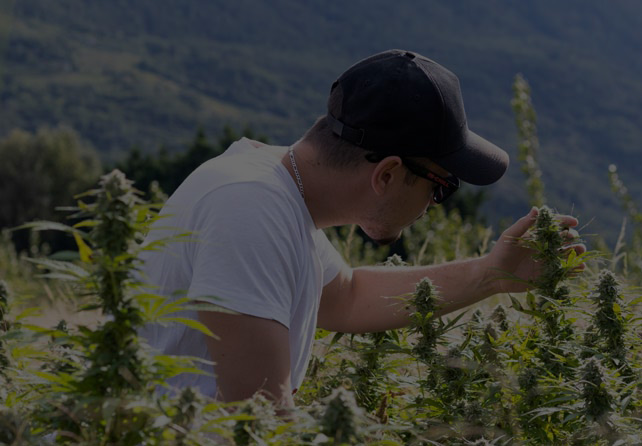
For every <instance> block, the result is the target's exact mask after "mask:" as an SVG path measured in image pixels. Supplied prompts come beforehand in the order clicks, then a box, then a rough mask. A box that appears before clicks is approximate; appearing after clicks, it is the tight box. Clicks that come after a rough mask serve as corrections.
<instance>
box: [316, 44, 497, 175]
mask: <svg viewBox="0 0 642 446" xmlns="http://www.w3.org/2000/svg"><path fill="white" fill-rule="evenodd" d="M337 87H340V88H341V93H342V97H343V99H342V102H341V108H340V111H339V112H338V113H337V115H338V116H333V115H332V113H331V112H330V111H328V115H327V120H328V123H329V125H330V127H331V128H332V131H333V132H334V133H335V134H336V135H338V136H339V137H340V138H342V139H344V140H346V141H349V142H351V143H353V144H355V145H357V146H359V147H363V148H364V149H366V150H370V151H373V152H376V153H380V154H384V155H397V156H403V157H425V158H429V159H430V160H432V161H434V162H435V163H437V164H439V165H440V166H441V167H443V168H444V169H446V170H448V171H449V172H450V173H451V174H453V175H455V176H457V177H459V178H460V179H461V180H463V181H465V182H467V183H471V184H476V185H486V184H491V183H494V182H495V181H497V180H499V179H500V178H501V177H502V175H504V172H506V169H507V168H508V154H507V153H506V152H505V151H504V150H502V149H500V148H499V147H497V146H496V145H494V144H492V143H491V142H489V141H487V140H485V139H484V138H482V137H481V136H479V135H477V134H476V133H473V132H472V131H470V130H469V129H468V125H467V122H466V113H465V112H464V102H463V100H462V96H461V90H460V88H459V79H458V78H457V76H455V74H453V73H452V72H450V71H449V70H447V69H446V68H444V67H442V66H441V65H439V64H438V63H436V62H434V61H432V60H430V59H428V58H426V57H424V56H422V55H420V54H417V53H413V52H410V51H405V50H388V51H384V52H382V53H379V54H375V55H373V56H370V57H368V58H366V59H364V60H362V61H360V62H358V63H356V64H355V65H353V66H352V67H350V68H349V69H348V70H347V71H346V72H345V73H343V74H342V75H341V76H340V77H339V78H338V79H337V80H336V81H335V82H334V83H333V84H332V90H334V89H335V88H337ZM332 90H331V91H332Z"/></svg>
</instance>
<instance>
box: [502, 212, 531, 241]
mask: <svg viewBox="0 0 642 446" xmlns="http://www.w3.org/2000/svg"><path fill="white" fill-rule="evenodd" d="M536 217H537V208H536V207H533V208H532V209H531V210H530V212H529V213H528V214H526V215H525V216H523V217H522V218H520V219H519V220H517V221H516V222H515V223H514V224H513V225H512V226H511V227H510V228H508V229H506V230H505V231H504V234H503V235H504V236H505V237H508V238H509V239H514V238H518V237H522V236H523V235H524V234H525V233H526V231H528V229H529V228H530V227H531V226H533V223H535V218H536Z"/></svg>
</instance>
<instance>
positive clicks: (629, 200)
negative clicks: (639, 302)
mask: <svg viewBox="0 0 642 446" xmlns="http://www.w3.org/2000/svg"><path fill="white" fill-rule="evenodd" d="M608 173H609V182H610V184H611V190H612V191H613V193H614V194H615V196H616V197H617V198H618V199H619V200H620V205H621V207H622V209H623V210H624V212H625V215H626V217H625V219H624V221H623V223H622V230H621V231H620V237H619V239H618V242H617V245H616V247H615V250H614V251H615V252H614V254H613V264H614V266H616V265H618V263H620V262H621V263H622V266H621V269H622V271H623V272H624V274H625V275H628V274H633V275H635V276H636V277H642V257H641V255H640V253H641V252H642V212H640V211H639V210H638V205H637V204H636V202H635V200H634V199H633V196H632V195H631V193H630V191H629V189H628V188H627V187H626V185H625V184H624V181H623V180H622V179H621V178H620V175H619V173H618V169H617V166H616V165H615V164H611V165H610V166H609V172H608ZM627 219H628V220H629V221H630V224H631V226H632V227H633V233H632V235H630V236H627V235H626V227H627ZM627 239H628V240H627Z"/></svg>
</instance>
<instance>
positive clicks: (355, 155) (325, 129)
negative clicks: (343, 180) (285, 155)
mask: <svg viewBox="0 0 642 446" xmlns="http://www.w3.org/2000/svg"><path fill="white" fill-rule="evenodd" d="M342 102H343V91H342V89H341V86H340V85H337V86H336V87H335V88H333V89H332V91H331V92H330V97H329V98H328V110H329V111H330V113H332V115H334V116H340V114H341V105H342ZM302 140H303V141H306V142H308V143H310V144H311V145H312V146H314V147H315V148H316V149H317V153H318V154H319V156H320V157H321V160H322V161H323V162H324V163H325V164H326V165H327V166H329V167H331V168H333V169H338V170H346V169H351V168H355V167H358V166H359V165H360V164H361V163H364V162H368V161H367V160H366V155H367V154H369V153H374V152H371V151H369V150H366V149H364V148H362V147H359V146H357V145H354V144H352V143H351V142H348V141H346V140H344V139H341V138H340V137H339V136H337V135H336V134H335V133H334V132H333V131H332V129H331V128H330V125H329V123H328V120H327V119H326V116H325V115H324V116H321V117H319V118H318V119H317V120H316V122H315V123H314V125H312V127H310V128H309V129H308V131H307V132H305V134H304V135H303V138H302ZM404 181H405V182H406V183H408V184H410V185H412V184H414V183H415V181H417V177H416V176H415V175H413V174H412V173H411V172H410V171H408V172H407V173H406V176H405V178H404Z"/></svg>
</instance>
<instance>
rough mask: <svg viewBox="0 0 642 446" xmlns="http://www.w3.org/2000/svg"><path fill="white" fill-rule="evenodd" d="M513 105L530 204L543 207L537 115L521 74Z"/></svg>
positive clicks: (514, 93) (514, 90)
mask: <svg viewBox="0 0 642 446" xmlns="http://www.w3.org/2000/svg"><path fill="white" fill-rule="evenodd" d="M511 105H512V106H513V112H514V113H515V121H516V123H517V133H518V137H519V143H518V146H517V147H518V160H519V161H520V162H521V163H522V166H521V169H522V172H523V173H524V175H526V189H527V190H528V196H529V199H530V204H531V205H533V206H543V205H544V204H545V198H544V185H543V183H542V172H541V170H540V168H539V160H538V151H539V139H538V137H537V126H536V121H537V115H536V113H535V109H534V108H533V104H532V103H531V88H530V86H529V85H528V82H526V79H524V77H523V76H522V75H521V74H518V75H517V76H515V81H514V82H513V100H512V102H511Z"/></svg>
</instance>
